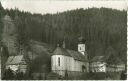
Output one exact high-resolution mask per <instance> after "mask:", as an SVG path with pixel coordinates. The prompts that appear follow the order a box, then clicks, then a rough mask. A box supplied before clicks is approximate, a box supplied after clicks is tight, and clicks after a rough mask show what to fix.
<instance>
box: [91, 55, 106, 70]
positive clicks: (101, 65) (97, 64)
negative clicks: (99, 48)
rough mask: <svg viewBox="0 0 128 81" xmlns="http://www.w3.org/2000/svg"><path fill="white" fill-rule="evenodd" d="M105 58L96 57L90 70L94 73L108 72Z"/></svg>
mask: <svg viewBox="0 0 128 81" xmlns="http://www.w3.org/2000/svg"><path fill="white" fill-rule="evenodd" d="M105 59H106V58H105V57H104V56H95V57H94V58H93V59H92V60H91V64H90V66H91V67H90V69H91V71H92V72H106V62H105Z"/></svg>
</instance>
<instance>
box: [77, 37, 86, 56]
mask: <svg viewBox="0 0 128 81" xmlns="http://www.w3.org/2000/svg"><path fill="white" fill-rule="evenodd" d="M78 51H79V52H80V53H82V54H83V55H85V53H86V50H85V39H84V38H83V37H79V39H78Z"/></svg>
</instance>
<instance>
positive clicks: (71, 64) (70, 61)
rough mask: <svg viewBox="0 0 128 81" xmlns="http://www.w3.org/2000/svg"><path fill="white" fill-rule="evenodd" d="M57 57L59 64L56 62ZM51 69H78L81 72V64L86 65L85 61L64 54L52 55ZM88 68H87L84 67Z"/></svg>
mask: <svg viewBox="0 0 128 81" xmlns="http://www.w3.org/2000/svg"><path fill="white" fill-rule="evenodd" d="M58 58H60V66H59V64H58ZM51 63H52V70H64V71H65V70H67V71H79V72H82V66H85V67H86V66H88V64H87V63H85V62H81V61H78V60H74V58H73V57H69V56H64V55H53V56H52V62H51ZM86 69H88V68H86Z"/></svg>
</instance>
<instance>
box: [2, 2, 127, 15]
mask: <svg viewBox="0 0 128 81" xmlns="http://www.w3.org/2000/svg"><path fill="white" fill-rule="evenodd" d="M2 6H3V7H4V8H9V9H10V8H13V9H14V8H15V7H16V8H19V10H24V11H30V12H32V13H42V14H46V13H57V12H63V11H67V10H72V9H76V8H85V9H86V8H88V7H89V8H92V7H97V8H100V7H106V8H113V9H118V10H123V9H125V10H126V8H127V7H126V6H127V5H126V1H53V0H47V1H45V0H43V1H41V0H2Z"/></svg>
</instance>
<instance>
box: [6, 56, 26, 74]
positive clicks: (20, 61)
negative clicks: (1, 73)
mask: <svg viewBox="0 0 128 81" xmlns="http://www.w3.org/2000/svg"><path fill="white" fill-rule="evenodd" d="M8 68H10V69H11V70H13V71H14V72H16V71H19V72H23V73H25V72H26V69H27V63H26V61H25V59H24V56H23V55H17V56H9V58H8V60H7V62H6V69H8Z"/></svg>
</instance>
